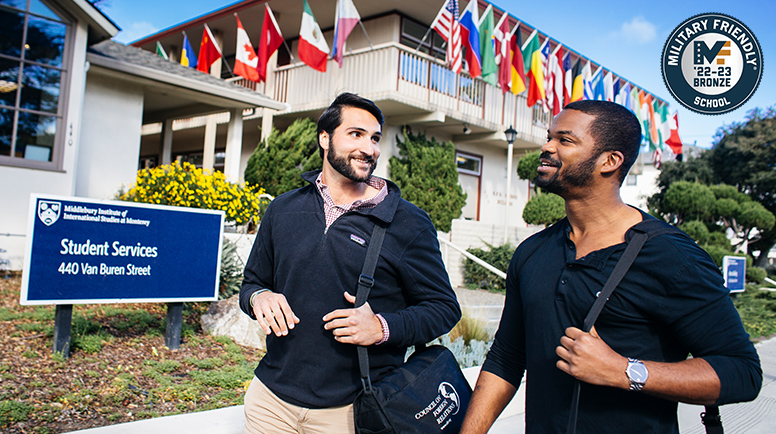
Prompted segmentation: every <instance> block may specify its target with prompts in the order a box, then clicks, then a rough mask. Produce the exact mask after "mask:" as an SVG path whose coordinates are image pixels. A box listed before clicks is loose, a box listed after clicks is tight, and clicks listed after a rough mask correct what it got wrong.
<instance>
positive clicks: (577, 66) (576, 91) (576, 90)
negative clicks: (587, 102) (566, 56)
mask: <svg viewBox="0 0 776 434" xmlns="http://www.w3.org/2000/svg"><path fill="white" fill-rule="evenodd" d="M584 97H585V83H584V80H583V77H582V58H581V57H580V58H579V59H577V61H576V62H574V67H573V68H571V99H570V100H569V101H570V102H574V101H582V99H583V98H584Z"/></svg>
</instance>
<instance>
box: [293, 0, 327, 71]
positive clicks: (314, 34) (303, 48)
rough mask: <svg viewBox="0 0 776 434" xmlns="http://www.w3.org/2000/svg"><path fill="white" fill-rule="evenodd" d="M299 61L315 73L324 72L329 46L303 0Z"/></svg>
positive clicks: (305, 0) (308, 6)
mask: <svg viewBox="0 0 776 434" xmlns="http://www.w3.org/2000/svg"><path fill="white" fill-rule="evenodd" d="M297 50H298V51H299V60H301V61H302V62H304V63H306V64H307V65H308V66H309V67H311V68H313V69H315V70H316V71H320V72H326V62H327V60H328V59H327V58H328V57H329V44H327V43H326V39H324V37H323V33H322V32H321V27H320V26H319V25H318V22H317V21H315V16H314V15H313V11H312V9H310V5H309V4H307V0H304V11H303V12H302V25H301V26H300V27H299V45H298V46H297Z"/></svg>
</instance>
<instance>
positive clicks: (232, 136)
mask: <svg viewBox="0 0 776 434" xmlns="http://www.w3.org/2000/svg"><path fill="white" fill-rule="evenodd" d="M242 139H243V117H242V109H232V110H231V111H230V112H229V127H228V129H227V131H226V160H225V161H224V175H226V180H227V181H229V182H237V181H239V180H240V155H242Z"/></svg>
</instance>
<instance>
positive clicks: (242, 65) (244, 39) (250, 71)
mask: <svg viewBox="0 0 776 434" xmlns="http://www.w3.org/2000/svg"><path fill="white" fill-rule="evenodd" d="M234 17H235V18H236V19H237V47H236V51H235V54H234V73H235V74H237V75H239V76H241V77H245V78H247V79H248V80H251V81H255V82H258V81H259V71H257V70H256V65H258V64H259V58H258V57H257V56H256V51H254V50H253V45H251V40H250V38H248V33H247V32H246V31H245V29H244V28H243V26H242V23H241V22H240V17H238V16H237V14H236V13H235V14H234Z"/></svg>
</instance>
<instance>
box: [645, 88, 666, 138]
mask: <svg viewBox="0 0 776 434" xmlns="http://www.w3.org/2000/svg"><path fill="white" fill-rule="evenodd" d="M647 98H648V102H647V104H648V108H649V141H650V144H651V145H652V146H654V147H655V148H657V149H661V150H662V149H663V142H661V141H660V114H659V112H658V104H660V102H659V101H658V100H657V98H652V95H651V94H650V95H649V96H648V97H647Z"/></svg>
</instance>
